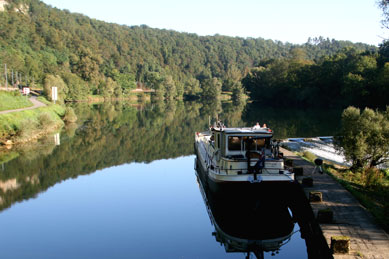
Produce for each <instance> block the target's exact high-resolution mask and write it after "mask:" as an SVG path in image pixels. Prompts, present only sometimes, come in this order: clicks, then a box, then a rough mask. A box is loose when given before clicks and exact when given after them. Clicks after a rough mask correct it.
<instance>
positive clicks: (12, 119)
mask: <svg viewBox="0 0 389 259" xmlns="http://www.w3.org/2000/svg"><path fill="white" fill-rule="evenodd" d="M64 114H65V108H64V107H62V106H60V105H53V104H50V105H48V106H46V107H41V108H37V109H33V110H27V111H20V112H13V113H8V114H0V143H5V142H6V141H7V140H11V141H12V142H13V143H23V142H28V141H31V140H34V139H38V138H40V137H42V136H44V135H46V134H47V133H49V132H52V131H54V130H55V129H58V128H60V127H62V126H63V125H64V122H63V121H62V119H61V117H62V116H64Z"/></svg>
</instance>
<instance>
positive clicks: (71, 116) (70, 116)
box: [63, 107, 77, 123]
mask: <svg viewBox="0 0 389 259" xmlns="http://www.w3.org/2000/svg"><path fill="white" fill-rule="evenodd" d="M63 120H64V122H66V123H72V122H76V121H77V115H76V113H75V112H74V110H73V108H72V107H66V109H65V115H64V117H63Z"/></svg>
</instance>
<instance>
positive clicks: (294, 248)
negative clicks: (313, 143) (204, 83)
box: [0, 102, 339, 258]
mask: <svg viewBox="0 0 389 259" xmlns="http://www.w3.org/2000/svg"><path fill="white" fill-rule="evenodd" d="M75 110H76V112H77V114H78V116H79V121H78V124H77V125H70V126H68V127H67V128H66V129H65V130H64V131H63V132H61V143H60V145H56V144H55V143H54V138H53V137H52V136H50V137H48V138H47V139H44V140H42V141H41V142H39V144H38V145H34V146H25V147H22V148H20V149H18V150H13V151H11V152H9V151H8V152H4V151H2V152H0V208H1V211H0V229H1V231H0V258H245V256H246V254H244V253H227V252H226V246H225V245H222V244H221V243H219V242H218V241H217V240H216V237H215V235H216V234H217V233H216V232H217V230H216V227H215V225H213V224H212V220H211V218H210V216H211V214H209V213H208V212H207V203H206V201H205V200H204V198H203V196H202V194H201V193H202V192H204V190H202V189H201V187H200V185H199V183H198V181H197V177H196V172H195V170H194V159H195V157H194V155H193V135H194V132H195V131H200V130H203V129H205V128H206V126H207V124H208V117H209V116H210V117H216V114H215V111H214V110H213V109H211V108H210V107H207V106H205V105H202V104H197V103H192V104H190V103H182V102H181V103H170V104H166V103H160V104H155V105H152V106H129V105H123V104H104V105H94V106H91V105H87V104H82V105H78V106H76V107H75ZM217 113H218V114H217V115H218V117H219V118H223V120H224V121H225V122H226V123H227V125H230V126H243V125H252V124H253V123H254V122H256V121H258V120H260V123H267V125H268V126H270V127H272V128H273V129H274V130H275V131H276V132H277V130H278V132H279V134H278V137H285V135H288V136H290V137H292V136H303V135H302V134H304V136H314V135H331V131H333V129H334V125H337V123H338V118H336V116H339V114H337V115H335V118H334V116H331V114H330V113H328V112H325V113H323V114H319V113H317V112H312V114H311V113H307V112H305V113H304V112H302V111H296V112H293V111H289V113H286V114H282V115H280V113H279V111H278V112H277V111H275V110H270V109H268V110H266V109H262V108H257V109H256V108H253V107H244V106H243V105H242V106H238V107H236V106H232V105H231V104H223V105H222V104H218V110H217ZM272 114H273V116H271V115H272ZM334 114H336V113H334ZM326 115H327V116H329V117H326ZM309 118H311V119H312V121H311V122H308V121H307V120H308V119H309ZM284 125H288V128H282V127H283V126H284ZM301 127H303V128H301ZM57 144H58V143H57ZM211 217H212V216H211ZM298 230H299V226H298V224H295V225H294V228H293V231H292V233H293V232H296V233H294V234H292V235H291V239H290V241H289V242H287V243H286V244H285V245H283V246H282V247H281V248H280V251H279V253H278V254H276V255H275V258H306V257H307V252H306V250H307V248H306V244H305V241H304V239H301V237H300V232H298ZM213 233H214V234H213ZM271 254H272V253H271V252H265V253H264V256H265V258H270V257H272V256H271ZM251 258H255V257H254V255H253V254H251ZM272 258H273V257H272Z"/></svg>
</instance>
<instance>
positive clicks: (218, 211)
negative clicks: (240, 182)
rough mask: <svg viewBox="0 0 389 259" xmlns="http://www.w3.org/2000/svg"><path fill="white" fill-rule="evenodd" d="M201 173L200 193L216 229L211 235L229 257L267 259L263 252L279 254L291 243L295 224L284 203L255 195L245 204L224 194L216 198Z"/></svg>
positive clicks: (245, 200)
mask: <svg viewBox="0 0 389 259" xmlns="http://www.w3.org/2000/svg"><path fill="white" fill-rule="evenodd" d="M199 173H201V172H198V181H199V185H200V191H201V193H202V196H203V199H204V202H205V204H206V207H207V210H208V214H209V217H210V219H211V222H212V224H213V225H214V227H215V232H213V233H212V235H214V236H215V239H216V241H217V242H219V243H220V244H222V245H223V246H224V248H225V251H226V252H227V253H233V252H241V253H245V254H247V255H248V256H249V255H250V254H251V253H254V254H255V256H256V257H257V258H264V252H271V253H273V254H274V253H276V252H277V253H278V251H279V250H280V247H281V246H282V245H284V244H286V243H287V242H288V241H289V240H290V238H291V236H292V232H293V229H294V223H293V220H292V217H291V215H290V213H289V211H288V207H287V206H286V204H285V203H284V202H279V203H278V202H274V200H272V201H268V199H267V197H262V198H261V197H260V196H258V195H256V194H255V193H252V195H251V196H250V197H248V199H244V200H242V199H240V198H238V197H236V198H235V199H234V198H232V199H231V196H229V195H224V194H225V193H223V192H222V193H218V194H220V195H215V193H214V192H211V191H210V190H209V188H208V186H207V184H206V183H204V182H203V181H202V180H201V178H200V175H199Z"/></svg>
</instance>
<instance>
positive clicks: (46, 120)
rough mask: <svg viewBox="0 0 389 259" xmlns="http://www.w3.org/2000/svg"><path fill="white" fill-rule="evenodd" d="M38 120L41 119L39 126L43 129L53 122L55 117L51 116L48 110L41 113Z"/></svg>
mask: <svg viewBox="0 0 389 259" xmlns="http://www.w3.org/2000/svg"><path fill="white" fill-rule="evenodd" d="M38 120H39V126H40V127H41V128H42V129H43V128H45V127H46V126H47V125H50V124H51V123H52V122H53V119H52V118H51V116H50V114H49V113H47V112H44V113H41V114H39V117H38Z"/></svg>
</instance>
